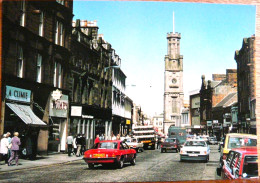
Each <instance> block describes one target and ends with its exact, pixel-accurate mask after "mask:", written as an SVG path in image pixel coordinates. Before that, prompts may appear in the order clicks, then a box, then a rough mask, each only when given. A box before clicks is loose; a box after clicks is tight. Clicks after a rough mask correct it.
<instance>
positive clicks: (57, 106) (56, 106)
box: [50, 95, 69, 118]
mask: <svg viewBox="0 0 260 183" xmlns="http://www.w3.org/2000/svg"><path fill="white" fill-rule="evenodd" d="M68 106H69V101H68V95H62V97H61V98H60V99H59V100H55V99H54V98H53V97H51V101H50V116H53V117H61V118H67V111H68Z"/></svg>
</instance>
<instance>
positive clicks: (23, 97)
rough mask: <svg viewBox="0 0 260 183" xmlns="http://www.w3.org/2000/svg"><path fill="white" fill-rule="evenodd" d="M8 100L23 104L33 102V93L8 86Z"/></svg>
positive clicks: (6, 96)
mask: <svg viewBox="0 0 260 183" xmlns="http://www.w3.org/2000/svg"><path fill="white" fill-rule="evenodd" d="M5 98H6V99H10V100H16V101H21V102H30V101H31V91H30V90H25V89H21V88H16V87H12V86H6V94H5Z"/></svg>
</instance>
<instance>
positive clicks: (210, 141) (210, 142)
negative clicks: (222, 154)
mask: <svg viewBox="0 0 260 183" xmlns="http://www.w3.org/2000/svg"><path fill="white" fill-rule="evenodd" d="M209 144H214V145H215V144H218V141H217V138H216V137H209Z"/></svg>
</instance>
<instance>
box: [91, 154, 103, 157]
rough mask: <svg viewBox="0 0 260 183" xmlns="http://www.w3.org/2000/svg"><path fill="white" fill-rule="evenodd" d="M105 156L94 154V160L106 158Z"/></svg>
mask: <svg viewBox="0 0 260 183" xmlns="http://www.w3.org/2000/svg"><path fill="white" fill-rule="evenodd" d="M104 157H105V154H93V158H104Z"/></svg>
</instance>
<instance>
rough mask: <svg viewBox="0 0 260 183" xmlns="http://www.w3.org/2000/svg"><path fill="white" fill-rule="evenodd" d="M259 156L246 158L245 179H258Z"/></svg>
mask: <svg viewBox="0 0 260 183" xmlns="http://www.w3.org/2000/svg"><path fill="white" fill-rule="evenodd" d="M257 161H258V158H257V156H245V160H244V166H243V173H242V176H243V178H250V177H258V163H257Z"/></svg>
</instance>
